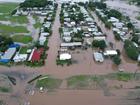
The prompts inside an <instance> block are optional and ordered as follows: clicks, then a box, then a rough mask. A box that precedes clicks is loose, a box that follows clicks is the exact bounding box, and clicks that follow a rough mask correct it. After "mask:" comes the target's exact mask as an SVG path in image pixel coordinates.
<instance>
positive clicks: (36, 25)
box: [33, 15, 42, 29]
mask: <svg viewBox="0 0 140 105" xmlns="http://www.w3.org/2000/svg"><path fill="white" fill-rule="evenodd" d="M33 18H34V19H35V22H36V23H35V24H34V28H36V29H37V28H40V27H41V26H42V24H41V23H40V20H39V17H38V16H36V15H34V16H33Z"/></svg>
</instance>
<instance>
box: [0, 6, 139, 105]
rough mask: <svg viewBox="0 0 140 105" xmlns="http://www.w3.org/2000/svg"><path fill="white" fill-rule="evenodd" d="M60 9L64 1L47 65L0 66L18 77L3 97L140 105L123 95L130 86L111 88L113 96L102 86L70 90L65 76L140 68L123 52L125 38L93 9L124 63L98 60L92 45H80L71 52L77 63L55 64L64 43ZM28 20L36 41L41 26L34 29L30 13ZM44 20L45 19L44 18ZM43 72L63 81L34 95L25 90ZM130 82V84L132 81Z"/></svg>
mask: <svg viewBox="0 0 140 105" xmlns="http://www.w3.org/2000/svg"><path fill="white" fill-rule="evenodd" d="M60 11H61V4H58V9H57V11H56V17H55V21H54V24H53V25H52V35H51V36H50V38H49V42H48V46H49V50H48V51H47V52H46V53H47V54H48V57H47V59H46V64H45V66H43V67H39V68H31V67H27V66H24V65H22V66H12V67H5V66H0V73H1V74H5V75H9V76H13V77H15V78H16V80H17V85H16V86H13V91H12V93H9V94H0V99H6V100H7V102H8V105H19V103H22V105H23V103H25V102H28V101H29V102H30V105H93V104H94V105H110V103H111V105H139V104H137V103H135V102H134V101H131V102H130V101H128V100H127V101H126V100H125V99H124V96H126V95H127V93H128V91H130V90H129V89H128V90H127V89H126V90H125V89H122V90H117V89H115V90H113V91H111V93H112V96H105V95H104V92H103V90H101V89H100V90H72V89H71V90H70V89H68V88H67V82H66V79H67V78H68V77H71V76H74V75H100V74H108V73H114V72H117V71H118V68H121V69H123V70H125V71H127V72H132V73H134V72H135V71H136V70H140V67H138V66H137V63H136V62H134V61H131V60H130V59H128V58H127V56H126V55H125V53H124V49H123V42H122V41H116V40H115V39H114V35H113V32H112V31H111V30H108V29H106V28H105V26H104V24H103V23H102V22H101V21H99V19H98V17H97V16H96V15H95V13H94V12H91V13H92V15H93V16H94V18H95V21H96V23H97V24H98V26H99V27H101V30H102V31H103V33H105V34H106V35H107V41H108V42H112V43H113V45H114V49H120V51H121V53H122V54H121V58H122V64H121V65H120V66H119V67H116V66H115V65H114V64H113V62H112V60H111V59H105V61H104V62H103V63H97V62H95V61H94V59H93V52H94V51H95V49H94V50H93V49H91V48H89V49H87V50H81V49H77V50H75V51H71V52H70V53H71V54H72V58H73V59H72V60H73V62H74V64H72V65H70V66H58V65H56V58H57V55H58V50H59V47H60V43H61V38H60V34H59V28H60V27H61V24H60V20H59V14H60ZM28 20H29V24H28V25H27V28H28V29H29V31H30V32H31V36H33V38H34V40H35V41H36V40H37V39H38V35H39V29H35V28H34V27H33V24H35V20H34V19H33V17H32V16H28ZM41 20H42V21H43V19H42V18H41ZM7 24H8V23H7ZM108 49H109V48H108ZM40 74H42V75H45V74H49V75H51V76H53V77H55V78H59V79H62V80H63V82H62V85H61V86H60V88H59V89H56V90H54V91H53V92H48V93H46V92H45V93H40V92H38V91H35V94H34V95H29V94H26V91H25V90H26V89H28V88H29V90H32V89H34V88H33V86H34V84H32V85H31V86H30V85H29V84H28V83H27V82H28V81H29V80H31V79H33V78H34V77H36V76H37V75H40ZM112 84H113V82H112ZM128 85H130V86H131V83H130V84H128ZM127 103H130V104H127ZM131 103H132V104H131ZM24 105H25V104H24Z"/></svg>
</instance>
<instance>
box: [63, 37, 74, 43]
mask: <svg viewBox="0 0 140 105" xmlns="http://www.w3.org/2000/svg"><path fill="white" fill-rule="evenodd" d="M71 39H72V38H71V37H70V36H64V37H63V40H64V41H65V42H70V41H71Z"/></svg>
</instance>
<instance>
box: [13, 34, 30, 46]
mask: <svg viewBox="0 0 140 105" xmlns="http://www.w3.org/2000/svg"><path fill="white" fill-rule="evenodd" d="M12 39H13V41H14V42H20V43H24V44H27V43H30V42H31V41H32V40H33V39H32V37H30V36H24V35H14V36H13V37H12Z"/></svg>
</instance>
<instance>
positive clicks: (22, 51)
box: [19, 47, 28, 54]
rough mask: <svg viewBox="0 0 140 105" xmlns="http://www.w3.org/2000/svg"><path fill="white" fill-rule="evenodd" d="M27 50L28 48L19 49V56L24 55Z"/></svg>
mask: <svg viewBox="0 0 140 105" xmlns="http://www.w3.org/2000/svg"><path fill="white" fill-rule="evenodd" d="M27 50H28V47H21V49H20V51H19V54H26V53H27Z"/></svg>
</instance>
